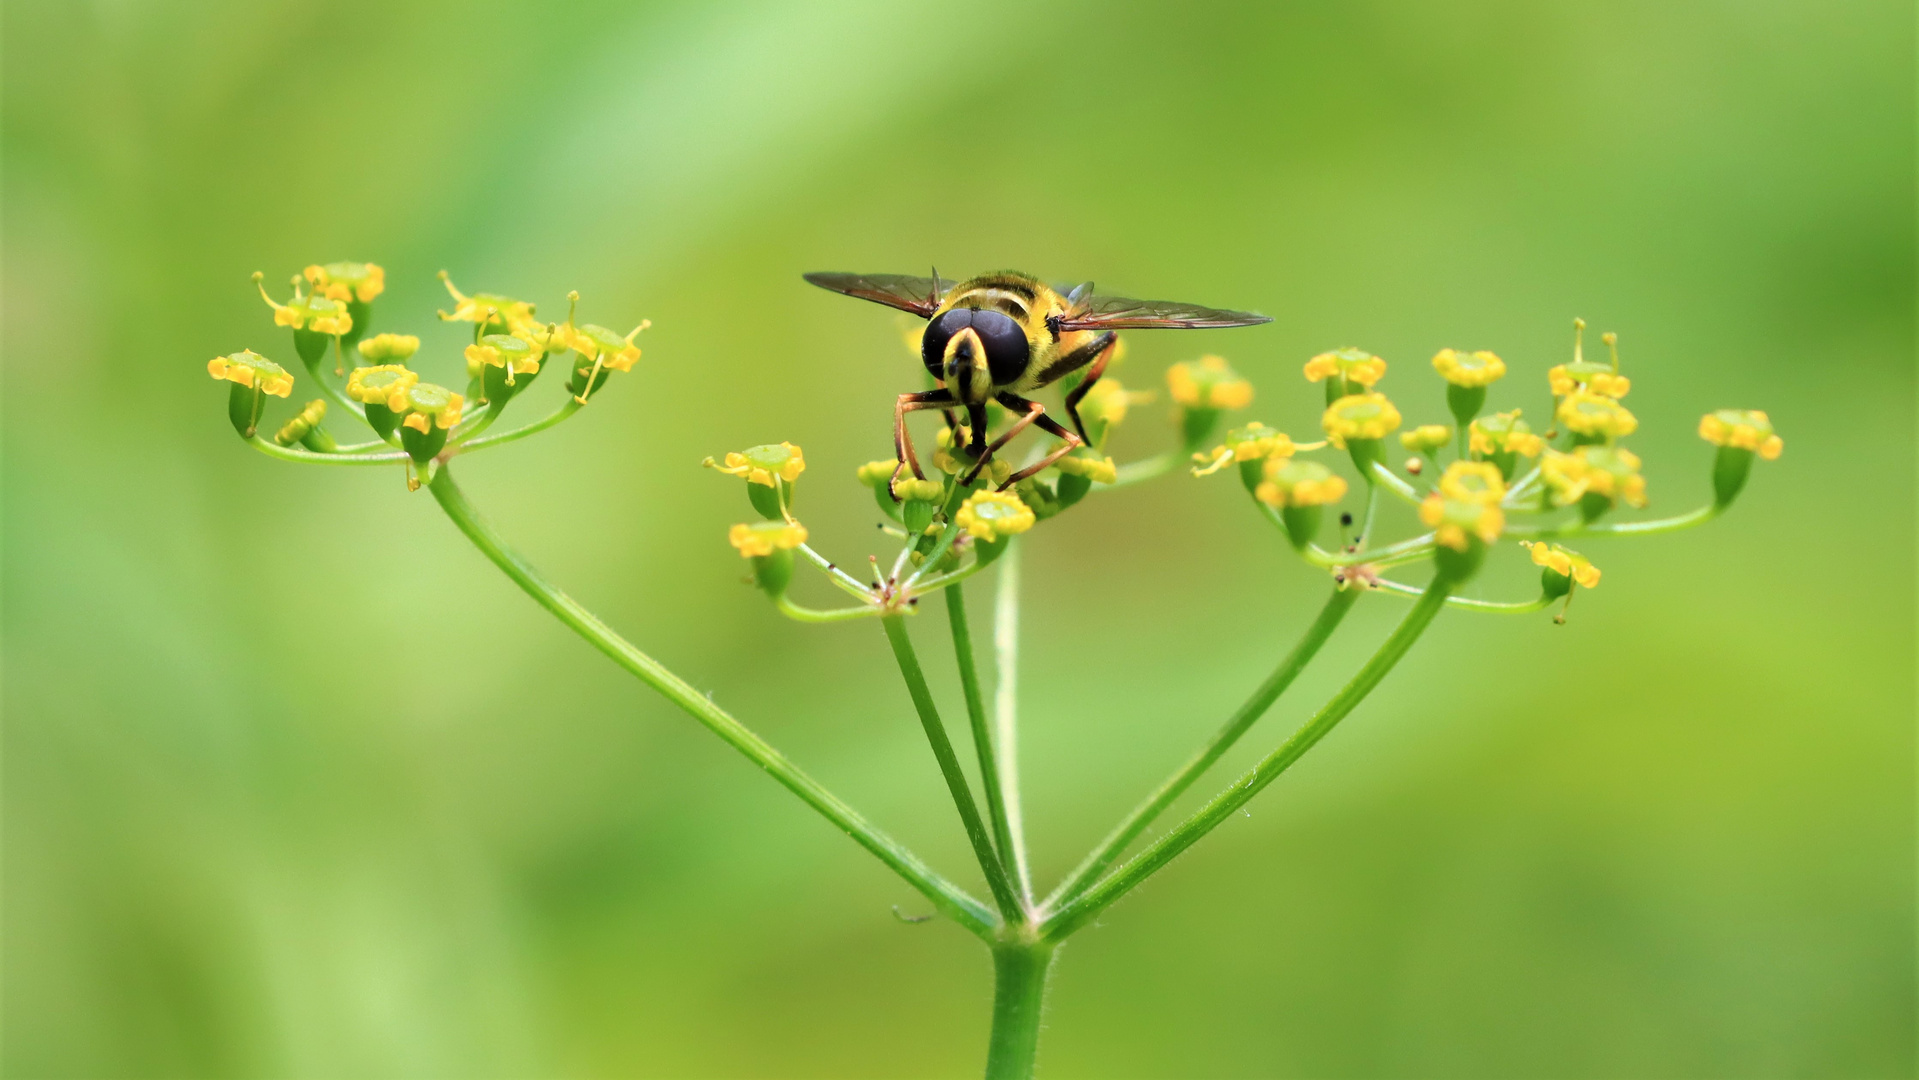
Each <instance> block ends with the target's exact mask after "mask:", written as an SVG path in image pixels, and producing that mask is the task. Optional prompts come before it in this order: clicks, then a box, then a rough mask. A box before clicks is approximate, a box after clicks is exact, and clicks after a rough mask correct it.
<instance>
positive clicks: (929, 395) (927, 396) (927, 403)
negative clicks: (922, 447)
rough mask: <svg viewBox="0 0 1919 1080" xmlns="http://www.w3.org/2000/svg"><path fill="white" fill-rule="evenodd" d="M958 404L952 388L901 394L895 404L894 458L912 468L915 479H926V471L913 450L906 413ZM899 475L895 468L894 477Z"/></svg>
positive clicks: (896, 478) (896, 497) (902, 464)
mask: <svg viewBox="0 0 1919 1080" xmlns="http://www.w3.org/2000/svg"><path fill="white" fill-rule="evenodd" d="M957 404H959V402H958V401H956V400H954V398H953V392H952V391H951V390H928V391H926V392H925V393H923V394H901V395H900V398H899V401H898V402H897V403H895V404H894V406H893V459H894V460H895V461H898V462H899V463H900V466H901V467H908V468H911V469H912V470H913V477H914V478H915V479H918V480H924V479H926V473H925V472H923V471H921V469H920V459H919V455H917V454H915V453H914V452H913V439H912V437H911V436H910V435H908V434H907V431H906V414H907V413H910V412H918V411H920V410H921V409H943V408H946V407H948V406H951V405H957ZM899 475H900V474H899V469H898V468H896V469H894V470H893V479H894V480H898V479H899ZM887 489H888V492H889V493H890V492H891V489H892V481H888V482H887ZM894 498H895V499H896V500H897V499H898V496H897V495H895V496H894Z"/></svg>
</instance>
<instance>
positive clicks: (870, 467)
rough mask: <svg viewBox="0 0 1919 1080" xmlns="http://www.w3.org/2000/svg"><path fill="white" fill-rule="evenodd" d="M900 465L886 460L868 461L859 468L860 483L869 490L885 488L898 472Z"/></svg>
mask: <svg viewBox="0 0 1919 1080" xmlns="http://www.w3.org/2000/svg"><path fill="white" fill-rule="evenodd" d="M899 467H900V463H899V462H897V461H895V460H893V459H891V458H888V459H887V460H885V461H869V462H867V463H866V464H864V465H861V466H860V468H859V478H860V483H862V484H865V485H866V486H867V487H870V488H877V487H885V486H886V483H887V481H889V480H891V479H893V474H894V473H895V472H897V471H898V470H899Z"/></svg>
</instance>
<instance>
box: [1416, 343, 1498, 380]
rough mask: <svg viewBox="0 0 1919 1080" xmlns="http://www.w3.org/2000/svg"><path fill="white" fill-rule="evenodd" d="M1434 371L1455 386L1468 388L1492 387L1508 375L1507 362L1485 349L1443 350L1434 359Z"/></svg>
mask: <svg viewBox="0 0 1919 1080" xmlns="http://www.w3.org/2000/svg"><path fill="white" fill-rule="evenodd" d="M1433 370H1434V371H1437V372H1439V375H1440V377H1441V378H1443V379H1445V380H1446V381H1447V382H1449V383H1452V384H1453V385H1454V386H1464V387H1467V388H1473V387H1481V386H1491V385H1492V384H1493V383H1496V382H1498V381H1499V380H1500V379H1502V378H1504V377H1505V375H1506V362H1505V361H1504V360H1501V359H1500V358H1499V357H1498V356H1496V355H1494V354H1493V353H1489V352H1487V351H1485V350H1484V349H1481V350H1479V351H1477V352H1466V351H1465V350H1463V349H1441V350H1439V354H1438V355H1436V356H1434V357H1433Z"/></svg>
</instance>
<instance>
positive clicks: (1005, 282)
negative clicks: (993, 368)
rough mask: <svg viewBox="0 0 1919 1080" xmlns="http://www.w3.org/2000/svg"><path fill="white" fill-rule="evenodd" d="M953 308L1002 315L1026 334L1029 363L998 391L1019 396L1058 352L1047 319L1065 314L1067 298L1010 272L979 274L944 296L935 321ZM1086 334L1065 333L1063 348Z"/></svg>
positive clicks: (1057, 342)
mask: <svg viewBox="0 0 1919 1080" xmlns="http://www.w3.org/2000/svg"><path fill="white" fill-rule="evenodd" d="M953 308H979V309H981V310H993V311H998V312H1001V313H1002V314H1004V315H1006V316H1007V317H1009V318H1011V319H1012V320H1013V321H1014V322H1016V323H1018V324H1019V326H1020V328H1021V329H1022V330H1024V331H1025V332H1026V341H1027V346H1028V349H1029V352H1030V355H1031V361H1030V362H1029V363H1028V364H1027V366H1026V369H1025V371H1023V372H1022V373H1021V374H1020V377H1019V378H1018V379H1016V380H1014V381H1012V382H1008V383H1002V384H1000V387H999V388H1000V389H1002V390H1011V391H1013V392H1015V393H1020V392H1023V391H1026V390H1030V389H1033V388H1034V386H1035V377H1036V376H1037V375H1038V373H1039V372H1041V371H1044V370H1046V368H1047V367H1048V366H1050V365H1051V363H1052V362H1053V359H1054V358H1055V357H1057V356H1058V355H1059V353H1060V349H1061V345H1062V341H1061V337H1062V335H1056V334H1055V333H1054V332H1053V329H1052V326H1051V325H1049V323H1048V319H1049V318H1053V319H1057V318H1059V317H1061V316H1063V315H1065V314H1066V308H1067V305H1066V298H1065V297H1063V296H1061V295H1060V294H1059V293H1058V292H1056V291H1055V290H1054V289H1053V288H1052V287H1051V286H1049V285H1047V284H1046V283H1045V282H1043V281H1040V280H1039V279H1037V278H1034V277H1029V276H1028V275H1026V274H1020V273H1015V272H1013V271H999V272H997V273H991V274H981V275H980V276H978V277H976V278H972V279H970V280H968V281H964V282H961V283H960V284H959V285H957V286H955V287H954V289H953V291H952V292H950V293H948V294H947V295H946V300H945V302H944V303H942V304H941V305H940V307H939V311H937V312H935V313H934V316H933V317H934V318H938V317H939V315H940V314H942V313H944V312H946V311H950V310H952V309H953ZM1089 336H1090V335H1088V334H1085V333H1067V334H1065V335H1063V337H1064V338H1066V339H1067V340H1066V341H1065V345H1066V346H1067V347H1069V348H1070V347H1071V346H1072V345H1075V344H1077V343H1078V339H1080V338H1084V337H1089Z"/></svg>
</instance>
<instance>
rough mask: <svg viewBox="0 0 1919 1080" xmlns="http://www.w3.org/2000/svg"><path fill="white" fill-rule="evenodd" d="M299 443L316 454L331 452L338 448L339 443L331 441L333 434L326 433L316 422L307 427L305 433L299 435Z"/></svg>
mask: <svg viewBox="0 0 1919 1080" xmlns="http://www.w3.org/2000/svg"><path fill="white" fill-rule="evenodd" d="M300 445H302V446H304V447H306V448H307V449H308V450H311V451H313V452H314V453H316V454H331V453H333V452H334V451H335V450H338V449H339V448H340V444H339V443H337V442H334V441H333V436H331V435H329V434H327V430H326V429H325V428H323V427H321V426H320V425H318V424H315V425H313V426H312V427H311V428H309V429H307V433H306V434H305V435H302V436H300Z"/></svg>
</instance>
